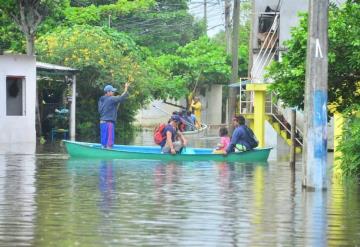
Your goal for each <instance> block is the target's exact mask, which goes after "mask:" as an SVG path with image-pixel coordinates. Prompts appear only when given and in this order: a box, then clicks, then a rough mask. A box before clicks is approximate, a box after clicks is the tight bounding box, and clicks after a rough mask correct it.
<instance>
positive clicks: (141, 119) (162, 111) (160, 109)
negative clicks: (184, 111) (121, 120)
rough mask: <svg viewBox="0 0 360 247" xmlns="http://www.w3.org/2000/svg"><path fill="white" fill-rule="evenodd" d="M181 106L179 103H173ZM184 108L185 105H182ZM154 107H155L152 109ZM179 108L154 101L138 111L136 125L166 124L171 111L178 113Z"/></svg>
mask: <svg viewBox="0 0 360 247" xmlns="http://www.w3.org/2000/svg"><path fill="white" fill-rule="evenodd" d="M173 103H176V104H178V105H181V104H180V102H173ZM183 105H184V106H185V104H183ZM154 106H155V107H154ZM179 109H180V108H178V107H174V106H171V105H168V104H165V103H163V101H162V100H161V101H160V100H155V101H153V102H151V103H150V104H148V105H147V106H145V107H144V108H142V109H141V110H139V112H138V114H137V115H136V117H135V122H136V124H139V125H141V126H145V127H146V126H153V125H156V124H159V123H166V122H167V121H168V120H169V118H170V116H171V113H172V112H173V111H179Z"/></svg>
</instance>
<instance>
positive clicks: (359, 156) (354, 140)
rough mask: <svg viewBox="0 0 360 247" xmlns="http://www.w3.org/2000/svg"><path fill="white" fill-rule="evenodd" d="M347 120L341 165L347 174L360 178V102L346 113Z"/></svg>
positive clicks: (342, 144) (342, 143) (341, 146)
mask: <svg viewBox="0 0 360 247" xmlns="http://www.w3.org/2000/svg"><path fill="white" fill-rule="evenodd" d="M344 117H345V122H344V129H343V135H342V137H341V141H340V145H339V151H340V152H341V153H342V155H341V157H340V162H341V163H340V167H341V170H342V171H343V174H344V175H345V176H350V177H356V178H357V179H359V180H360V152H359V150H360V104H359V103H358V104H354V105H353V106H352V107H350V108H349V109H347V110H346V111H345V113H344Z"/></svg>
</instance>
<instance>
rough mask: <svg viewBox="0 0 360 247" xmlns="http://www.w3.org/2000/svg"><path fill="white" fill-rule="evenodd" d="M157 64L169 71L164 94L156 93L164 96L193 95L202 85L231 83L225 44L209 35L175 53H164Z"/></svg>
mask: <svg viewBox="0 0 360 247" xmlns="http://www.w3.org/2000/svg"><path fill="white" fill-rule="evenodd" d="M154 63H155V68H158V70H159V71H161V72H162V73H163V74H164V75H166V74H167V79H166V80H167V83H166V84H165V85H164V88H163V91H162V93H159V94H156V92H154V95H158V96H159V97H161V98H163V99H166V98H176V99H179V98H182V97H184V96H185V95H189V96H190V97H191V95H192V94H193V93H195V92H198V91H199V89H200V88H203V87H206V86H208V85H211V84H227V83H228V82H229V80H230V74H231V66H230V59H229V58H228V56H227V55H226V53H225V50H224V49H223V47H221V46H219V45H217V44H216V43H215V42H213V41H211V40H210V39H209V38H207V37H201V38H200V39H198V40H194V41H192V42H191V43H189V44H187V45H185V46H183V47H179V48H178V49H177V51H176V53H175V54H174V55H162V56H160V57H158V58H156V59H154ZM159 84H161V83H159ZM187 100H189V97H187ZM187 103H188V104H189V102H187Z"/></svg>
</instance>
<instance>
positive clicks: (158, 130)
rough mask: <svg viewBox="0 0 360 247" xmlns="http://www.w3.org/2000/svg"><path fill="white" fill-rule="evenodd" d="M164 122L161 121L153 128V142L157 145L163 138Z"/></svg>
mask: <svg viewBox="0 0 360 247" xmlns="http://www.w3.org/2000/svg"><path fill="white" fill-rule="evenodd" d="M165 126H166V125H165V124H164V123H161V124H159V125H158V126H156V127H155V129H154V142H155V143H156V144H157V145H160V143H161V142H162V141H163V140H164V139H165V135H163V131H164V129H165Z"/></svg>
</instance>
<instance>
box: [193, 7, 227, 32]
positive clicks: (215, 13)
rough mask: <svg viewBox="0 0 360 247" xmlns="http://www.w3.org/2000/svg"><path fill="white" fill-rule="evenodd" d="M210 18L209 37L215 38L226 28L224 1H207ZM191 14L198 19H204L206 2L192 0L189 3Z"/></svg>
mask: <svg viewBox="0 0 360 247" xmlns="http://www.w3.org/2000/svg"><path fill="white" fill-rule="evenodd" d="M206 1H207V16H208V18H207V19H208V35H209V36H210V37H212V36H214V35H215V34H216V33H218V32H219V31H220V30H225V28H224V22H225V17H224V9H225V7H224V1H223V0H206ZM189 8H190V13H191V14H193V15H194V16H195V17H196V18H197V19H203V18H204V0H191V1H190V2H189Z"/></svg>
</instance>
